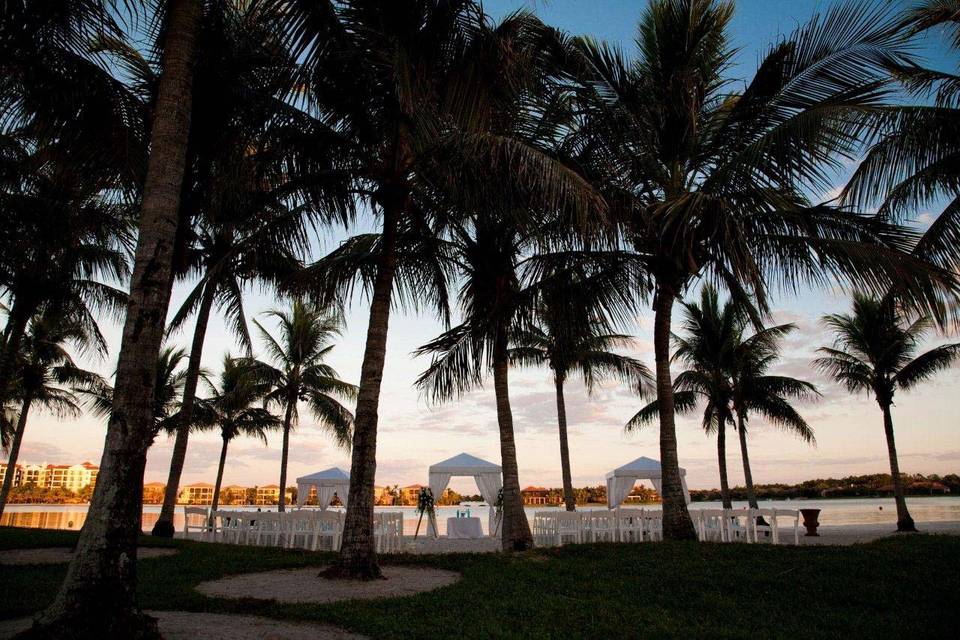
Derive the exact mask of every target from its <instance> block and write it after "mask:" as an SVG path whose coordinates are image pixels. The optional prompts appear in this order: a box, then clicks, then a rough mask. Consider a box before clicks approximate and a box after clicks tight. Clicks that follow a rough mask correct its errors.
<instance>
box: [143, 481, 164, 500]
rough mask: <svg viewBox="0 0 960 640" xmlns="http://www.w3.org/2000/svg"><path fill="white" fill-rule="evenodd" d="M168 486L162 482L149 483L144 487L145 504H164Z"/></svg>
mask: <svg viewBox="0 0 960 640" xmlns="http://www.w3.org/2000/svg"><path fill="white" fill-rule="evenodd" d="M166 489H167V485H165V484H163V483H162V482H148V483H147V484H145V485H143V504H163V493H164V491H166Z"/></svg>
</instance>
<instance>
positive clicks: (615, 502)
mask: <svg viewBox="0 0 960 640" xmlns="http://www.w3.org/2000/svg"><path fill="white" fill-rule="evenodd" d="M686 475H687V470H686V469H680V482H681V483H682V484H683V497H684V498H685V499H686V501H687V504H690V491H688V490H687V478H686ZM638 480H649V481H650V482H651V483H652V484H653V488H654V489H656V490H657V493H661V488H662V486H663V485H662V483H661V482H660V462H659V461H657V460H654V459H652V458H647V457H646V456H641V457H639V458H637V459H636V460H634V461H633V462H628V463H627V464H625V465H623V466H622V467H617V468H616V469H614V470H613V471H611V472H610V473H608V474H607V506H608V507H609V508H610V509H616V508H617V507H619V506H620V504H621V503H622V502H623V501H624V500H626V499H627V496H628V495H630V491H631V490H632V489H633V485H635V484H636V483H637V481H638Z"/></svg>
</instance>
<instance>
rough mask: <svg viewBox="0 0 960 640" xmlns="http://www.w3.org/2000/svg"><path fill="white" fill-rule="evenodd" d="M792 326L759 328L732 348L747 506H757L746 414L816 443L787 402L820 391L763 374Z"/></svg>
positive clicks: (810, 430)
mask: <svg viewBox="0 0 960 640" xmlns="http://www.w3.org/2000/svg"><path fill="white" fill-rule="evenodd" d="M794 329H796V327H795V325H793V324H782V325H777V326H773V327H765V328H761V329H758V330H757V331H756V332H755V333H754V334H753V335H751V336H749V337H747V338H743V339H741V340H740V341H739V343H738V344H737V345H736V348H735V355H734V366H733V371H732V372H731V375H730V382H731V387H732V389H733V410H734V412H735V413H736V414H737V435H738V436H739V438H740V457H741V458H742V460H743V477H744V483H745V484H746V488H747V501H748V504H749V505H750V508H751V509H758V508H759V505H758V504H757V494H756V491H754V488H753V472H752V471H751V469H750V455H749V452H748V450H747V425H748V423H749V420H750V414H751V413H753V414H759V415H760V416H762V417H763V418H764V419H765V420H766V421H767V422H768V423H770V424H772V425H774V426H776V427H778V428H780V429H783V430H785V431H788V432H790V433H793V434H794V435H796V436H797V437H799V438H800V439H801V440H803V441H804V442H807V443H810V444H815V443H816V438H815V437H814V434H813V429H812V428H811V427H810V425H809V424H807V421H806V420H804V419H803V416H801V415H800V413H799V412H798V411H797V410H796V409H795V408H794V407H793V405H792V404H791V401H792V400H808V399H812V398H815V397H818V396H819V395H820V394H819V392H818V391H817V388H816V387H815V386H814V385H813V384H811V383H809V382H806V381H804V380H799V379H797V378H792V377H790V376H777V375H769V374H768V373H767V371H768V369H769V368H770V367H771V366H772V365H773V364H774V363H775V362H776V361H777V360H778V359H779V357H780V339H781V338H782V337H783V336H785V335H787V334H789V333H790V332H792V331H793V330H794Z"/></svg>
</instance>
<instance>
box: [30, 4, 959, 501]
mask: <svg viewBox="0 0 960 640" xmlns="http://www.w3.org/2000/svg"><path fill="white" fill-rule="evenodd" d="M645 4H646V3H645V0H552V1H550V2H547V1H544V0H536V1H533V0H528V1H524V0H485V2H484V6H485V9H486V11H487V12H488V13H489V14H490V15H491V16H493V17H502V16H504V15H506V14H508V13H510V12H511V11H514V10H516V9H520V8H526V9H531V10H534V11H535V12H536V13H537V14H538V15H540V16H541V17H542V18H543V20H544V21H545V22H547V23H549V24H552V25H554V26H557V27H559V28H561V29H565V30H567V31H570V32H571V33H575V34H590V35H592V36H594V37H596V38H600V39H604V40H607V41H610V42H612V43H616V44H619V45H620V46H621V47H622V48H623V49H624V51H626V52H628V53H632V52H633V51H634V49H635V47H634V44H633V38H634V33H635V29H636V24H637V20H638V18H639V16H640V14H641V11H642V9H643V7H644V6H645ZM830 4H831V3H830V2H821V1H816V0H762V1H761V0H740V1H739V2H737V5H736V13H735V15H734V19H733V24H732V31H731V40H732V42H733V44H734V45H735V46H737V47H738V48H739V51H738V53H737V56H736V58H735V59H734V64H733V67H732V69H731V74H732V75H733V77H735V78H740V79H749V77H750V75H751V73H752V69H753V68H755V66H756V63H757V61H758V60H759V59H760V58H761V56H762V54H763V52H764V51H765V50H766V48H767V47H768V46H769V45H770V44H771V43H773V42H775V41H776V40H777V38H778V37H780V36H783V35H786V34H788V33H789V32H791V31H792V30H793V29H794V28H796V27H797V26H798V25H799V24H802V23H803V22H804V21H806V20H807V19H808V18H809V17H810V16H811V15H812V14H813V13H814V12H816V11H818V10H823V9H824V8H826V7H828V6H830ZM942 51H943V50H942V49H941V48H940V43H939V42H937V41H934V40H931V41H929V42H927V43H925V44H924V45H923V48H922V53H923V54H924V55H925V56H926V57H927V58H928V59H929V60H930V61H931V62H932V63H933V64H935V65H937V66H939V65H940V64H944V63H946V62H948V61H947V60H946V56H945V54H943V52H942ZM839 186H840V184H839V183H838V185H837V188H839ZM835 193H836V190H835V191H834V193H832V194H831V193H827V194H824V196H825V198H829V197H831V196H832V195H835ZM936 213H937V211H935V210H931V211H920V212H917V224H920V225H928V224H929V223H930V222H931V221H932V219H933V218H934V217H935V215H936ZM354 231H355V230H354ZM344 237H346V232H345V231H344V230H343V229H336V230H331V231H329V232H327V233H326V234H325V235H324V236H323V237H321V238H319V239H318V241H317V255H322V253H323V252H326V251H328V250H330V249H333V248H335V247H336V246H337V244H338V243H339V242H340V241H342V239H343V238H344ZM190 286H191V285H190V283H183V284H180V285H178V286H177V287H176V288H175V290H174V296H173V301H172V303H171V313H172V312H173V311H174V310H175V309H176V308H177V307H178V306H179V304H180V303H181V302H182V301H183V298H184V296H185V294H186V292H187V291H188V290H189V287H190ZM284 304H285V303H284V301H282V300H277V299H276V298H275V297H274V296H273V294H272V293H270V292H263V291H259V290H257V289H254V290H251V291H249V292H248V295H247V298H246V302H245V308H246V312H247V314H248V317H251V318H258V319H261V320H263V319H262V318H260V314H262V313H263V312H264V311H265V310H268V309H272V308H277V307H278V306H282V305H284ZM774 308H775V309H776V311H775V313H774V320H775V321H776V322H794V323H796V324H797V326H798V329H797V331H796V332H794V333H793V334H792V335H791V336H790V337H789V338H788V339H787V340H786V341H785V343H784V353H783V356H784V357H783V360H782V361H781V363H780V365H779V366H778V367H776V368H775V369H774V372H775V373H780V374H785V375H792V376H795V377H800V378H803V379H806V380H810V381H811V382H814V383H816V384H817V386H818V387H819V389H820V391H821V392H822V397H821V398H820V400H819V401H818V402H813V403H805V404H801V405H800V409H801V412H802V414H803V415H804V417H805V418H806V419H807V421H808V422H809V423H810V425H811V426H812V427H813V429H814V431H815V433H816V438H817V444H816V446H811V445H808V444H806V443H804V442H801V441H800V440H799V439H797V438H796V437H794V436H792V435H790V434H787V433H783V432H780V431H778V430H776V429H775V428H772V427H770V426H768V425H766V424H764V423H763V421H761V420H759V419H754V420H752V421H751V426H750V431H749V437H750V460H751V465H752V470H753V476H754V481H755V482H758V483H770V482H799V481H802V480H806V479H811V478H822V477H831V476H832V477H842V476H846V475H854V474H861V473H879V472H887V471H888V470H889V466H888V461H887V452H886V445H885V440H884V436H883V426H882V418H881V414H880V411H879V409H878V407H877V405H876V403H875V402H874V401H873V400H872V399H871V398H869V397H867V396H856V397H854V396H850V395H849V394H847V393H846V392H845V391H844V390H843V389H842V388H840V387H838V386H837V385H835V384H833V383H832V382H830V381H828V380H826V379H824V378H823V376H821V375H820V374H818V373H817V372H815V371H814V370H813V369H812V368H811V366H810V361H811V360H812V359H813V358H814V357H815V350H816V349H817V348H818V347H820V346H825V345H828V344H829V343H830V342H831V337H830V335H829V334H828V333H827V332H826V330H825V329H824V327H823V326H822V324H821V323H820V318H821V316H822V315H823V314H825V313H835V312H845V311H847V310H848V308H849V300H848V298H847V297H846V296H845V295H844V294H843V293H842V292H839V291H832V290H828V291H802V292H800V294H799V295H797V296H792V295H791V296H779V297H777V298H776V300H775V304H774ZM367 314H368V306H367V304H366V301H365V300H363V299H361V298H358V299H356V300H355V301H354V304H353V305H352V306H351V308H350V309H349V312H348V315H347V318H346V326H345V329H344V332H343V335H342V337H341V339H340V340H339V342H338V344H337V346H336V348H335V349H334V351H333V354H332V356H331V358H330V363H331V364H332V365H333V366H334V367H335V368H336V369H337V371H338V372H339V373H340V375H341V378H342V379H344V380H348V381H351V382H354V383H356V382H358V381H359V375H360V362H361V358H362V355H363V345H364V339H365V335H366V327H367ZM652 317H653V316H652V313H651V312H649V311H645V312H643V313H641V314H640V315H639V316H638V317H637V318H636V321H635V326H634V327H633V328H632V333H633V335H635V336H636V341H635V343H634V345H633V346H632V348H630V349H627V350H624V351H623V353H625V354H629V355H633V356H635V357H638V358H640V359H642V360H643V361H644V362H646V363H647V364H648V365H649V366H651V367H652V365H653V343H652V331H651V329H652ZM675 320H676V318H675ZM265 325H266V326H267V327H272V325H271V323H270V322H269V321H266V322H265ZM442 330H443V327H442V326H441V324H440V323H439V322H438V321H436V320H435V319H433V318H431V317H430V316H429V315H426V314H423V315H416V314H406V313H403V312H402V311H401V310H396V311H395V312H394V314H393V316H392V317H391V324H390V333H389V339H388V351H387V359H386V367H385V371H384V382H383V389H382V393H381V398H380V410H379V415H380V422H379V436H378V447H377V461H378V462H377V477H376V482H377V484H379V485H386V484H389V485H394V484H399V485H401V486H403V485H406V484H412V483H425V482H426V480H427V468H428V467H429V466H430V465H431V464H432V463H434V462H438V461H441V460H444V459H446V458H448V457H451V456H453V455H456V454H458V453H460V452H468V453H471V454H474V455H477V456H479V457H481V458H484V459H487V460H491V461H493V462H496V463H499V461H500V453H499V440H498V430H497V424H496V409H495V404H494V397H493V389H492V384H491V385H487V387H485V388H483V389H479V390H477V391H474V392H472V393H470V394H468V395H466V396H465V397H464V398H462V399H461V400H460V401H459V402H455V403H450V404H445V405H441V406H435V405H431V404H430V403H428V402H427V401H426V400H425V399H424V398H422V397H421V396H420V395H419V394H418V392H417V391H416V390H415V389H414V388H413V381H414V379H415V378H416V377H417V375H418V374H419V373H420V372H421V371H422V370H423V369H424V368H425V367H426V366H427V364H428V362H427V360H426V359H425V358H418V359H414V358H413V357H412V356H411V355H410V354H411V353H412V352H413V351H414V350H415V349H416V348H417V347H419V346H420V345H422V344H424V343H425V342H427V341H429V340H430V339H432V338H433V337H435V336H436V335H437V334H439V333H440V332H441V331H442ZM104 331H105V333H106V334H107V335H108V337H109V339H110V342H111V353H110V356H109V357H108V358H107V359H105V360H103V361H99V362H92V361H90V360H84V361H83V364H85V365H86V366H88V367H89V368H93V369H95V370H98V371H99V372H100V373H102V374H104V375H110V374H112V372H113V369H114V366H115V362H116V352H117V350H118V349H119V327H118V326H116V325H111V324H109V323H107V324H106V325H105V326H104ZM191 331H192V323H188V325H187V330H186V331H184V332H181V333H180V334H179V335H177V336H174V337H173V339H172V341H173V342H175V343H177V344H180V345H182V346H184V347H187V346H188V345H189V340H190V335H191V334H190V332H191ZM937 340H942V338H934V339H933V340H932V341H931V342H930V343H929V344H930V346H932V345H933V344H935V342H936V341H937ZM257 342H258V343H259V340H257ZM227 352H232V353H234V354H239V352H240V349H239V347H238V346H237V345H236V343H235V342H234V340H233V339H232V337H231V335H230V333H229V331H228V330H227V329H226V328H225V327H224V325H223V323H222V322H221V321H220V319H219V318H214V319H213V320H212V321H211V323H210V329H209V332H208V337H207V341H206V346H205V349H204V358H203V361H204V365H205V366H206V367H207V368H209V369H211V370H214V371H215V370H216V369H217V368H218V366H219V362H220V361H221V359H222V357H223V355H224V354H225V353H227ZM258 355H261V354H260V353H259V352H258ZM510 375H511V386H510V393H511V402H512V405H513V411H514V424H515V429H516V440H517V456H518V461H519V468H520V482H521V486H527V485H545V486H560V454H559V445H558V441H557V420H556V405H555V395H554V390H553V383H552V380H551V377H550V375H549V372H548V371H547V370H525V371H521V370H512V371H511V374H510ZM958 394H960V368H954V369H952V370H949V371H947V372H944V373H942V374H940V375H939V376H937V378H936V379H935V380H934V381H932V382H930V383H928V384H926V385H924V386H923V387H921V388H920V389H918V390H916V391H913V392H910V393H908V394H901V395H898V396H897V398H896V405H895V407H894V410H893V417H894V422H895V425H896V429H897V437H898V441H897V446H898V453H899V457H900V468H901V471H903V472H905V473H940V474H944V473H956V472H960V429H958V427H960V418H958V414H957V406H958V405H957V401H956V398H957V396H958ZM643 402H644V401H642V400H640V399H638V398H637V397H635V396H633V395H632V394H631V393H630V392H629V391H628V390H627V389H626V388H624V387H623V386H620V385H616V384H609V385H604V386H602V387H601V388H600V389H597V390H595V392H594V394H593V395H592V396H588V395H587V394H586V392H585V390H584V389H583V387H582V385H580V384H579V383H577V382H572V383H570V384H568V387H567V391H566V405H567V411H568V422H569V424H570V435H569V437H570V449H571V458H572V472H573V482H574V485H575V486H587V485H597V484H600V483H602V482H603V481H604V474H605V473H606V472H607V471H609V470H611V469H613V468H615V467H617V466H620V465H622V464H624V463H626V462H629V461H630V460H633V459H634V458H637V457H639V456H648V457H652V458H659V445H658V441H659V440H658V433H657V429H656V427H655V426H653V427H650V428H648V429H647V430H646V431H643V432H640V433H637V434H625V433H624V431H623V425H624V424H625V423H626V421H627V420H628V419H629V418H630V417H631V416H632V415H633V414H634V413H635V412H636V411H637V409H639V408H640V407H641V406H642V404H643ZM105 430H106V425H105V422H104V421H103V420H99V419H97V418H94V417H92V416H83V417H81V418H79V419H67V420H58V419H57V418H55V417H53V416H50V415H45V414H42V413H36V414H34V415H33V417H32V418H31V420H30V424H29V426H28V430H27V433H26V436H25V438H24V444H23V448H22V450H21V454H20V460H21V461H22V462H24V463H41V462H51V463H73V462H82V461H84V460H90V461H92V462H94V463H96V462H97V461H99V459H100V455H101V451H102V446H103V438H104V434H105ZM677 439H678V449H679V456H680V464H681V466H683V467H684V468H686V470H687V480H688V484H689V486H690V487H691V488H711V487H716V486H718V485H719V479H718V475H717V456H716V441H715V439H714V438H712V437H708V436H707V435H705V434H704V432H703V430H702V428H701V426H700V423H699V419H698V418H697V417H696V416H695V415H691V416H684V417H679V418H678V423H677ZM728 442H730V445H728V449H729V451H728V455H727V462H728V469H729V471H730V481H731V483H733V484H742V482H743V473H742V465H741V460H740V456H739V452H738V450H737V447H736V440H733V441H730V440H729V439H728ZM172 444H173V441H172V438H170V439H168V438H167V437H166V436H160V437H158V439H157V441H156V443H155V444H154V446H153V447H152V448H151V449H150V451H149V453H148V458H147V469H146V474H145V481H147V482H151V481H161V482H165V481H166V478H167V468H168V465H169V461H170V454H171V450H172ZM219 451H220V439H219V436H218V435H217V434H216V433H212V432H211V433H201V434H195V435H192V436H191V439H190V448H189V452H188V455H187V462H186V467H185V471H184V476H183V481H182V483H184V484H185V483H191V482H211V483H212V482H213V481H214V479H215V475H216V470H217V460H218V455H219ZM279 466H280V437H279V434H275V435H273V436H271V437H270V439H269V443H268V444H267V445H266V446H264V445H263V444H262V443H260V442H259V441H256V440H244V439H238V440H235V441H233V442H232V443H231V445H230V448H229V451H228V456H227V468H226V472H225V474H224V483H225V484H241V485H247V486H254V485H264V484H271V483H277V481H278V479H279ZM331 466H339V467H342V468H344V469H349V466H350V455H349V452H348V451H344V450H342V449H338V448H337V447H336V445H335V444H334V442H333V440H332V439H331V438H330V437H329V436H328V435H327V434H326V433H325V431H324V430H323V429H322V428H321V427H320V426H319V425H318V424H317V422H316V421H315V420H313V419H312V418H311V417H310V415H309V413H308V412H307V411H306V410H305V409H304V410H301V419H300V424H299V425H298V426H297V428H296V431H295V432H294V433H293V435H292V436H291V450H290V462H289V473H288V477H289V478H291V479H292V478H296V477H297V476H299V475H304V474H306V473H310V472H314V471H318V470H321V469H326V468H328V467H331ZM451 486H452V487H453V488H454V489H455V490H460V491H468V492H474V491H475V487H474V485H473V483H472V480H459V481H458V480H456V479H455V480H454V481H453V482H452V483H451Z"/></svg>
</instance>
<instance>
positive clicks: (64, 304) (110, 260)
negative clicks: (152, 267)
mask: <svg viewBox="0 0 960 640" xmlns="http://www.w3.org/2000/svg"><path fill="white" fill-rule="evenodd" d="M10 154H11V158H12V161H11V162H10V163H8V164H6V166H5V170H7V171H9V172H10V173H9V174H7V177H8V179H9V182H7V183H6V184H5V185H4V187H5V188H2V189H0V216H2V221H3V223H4V226H5V234H6V233H9V234H10V236H11V237H9V238H8V239H5V245H4V246H3V251H2V252H0V253H2V258H0V290H2V291H3V292H4V293H5V294H6V295H7V296H8V297H9V299H10V301H11V304H10V310H9V314H8V318H7V325H6V327H5V330H4V334H3V347H2V348H3V350H2V353H0V393H2V392H3V389H4V388H5V386H6V385H8V384H9V382H10V374H11V373H12V371H13V370H12V368H11V367H12V364H13V363H14V361H15V360H16V357H17V353H18V350H19V346H20V341H21V339H22V337H23V335H24V333H25V331H26V328H27V325H28V324H29V322H30V320H31V319H32V318H34V317H35V316H36V315H37V314H38V313H40V312H41V311H42V310H43V309H44V308H45V307H46V308H47V309H48V310H47V312H48V313H53V308H54V307H59V308H60V309H61V312H62V313H67V312H68V311H69V313H71V314H73V316H74V317H75V319H76V321H77V322H82V323H83V324H84V325H85V327H86V328H87V330H88V332H89V333H90V336H91V338H92V339H93V340H94V341H95V342H96V343H97V344H98V348H99V350H100V351H101V352H103V351H104V350H105V349H106V343H105V341H104V339H103V337H102V336H101V335H100V331H99V328H98V327H97V320H96V318H95V314H96V313H97V312H106V313H109V314H112V315H114V316H115V317H120V316H121V315H122V311H123V308H124V305H125V304H126V294H125V293H124V292H123V291H121V290H120V289H119V288H117V287H116V286H115V284H116V283H122V282H123V281H125V280H126V278H127V277H128V275H129V248H130V246H131V243H132V222H133V219H132V211H131V208H130V207H129V206H127V205H126V204H124V203H123V202H121V201H118V200H117V199H116V198H115V197H113V196H110V195H107V194H106V193H105V191H104V189H105V188H106V187H107V186H108V183H107V182H105V181H103V180H99V179H97V178H96V177H91V176H90V175H89V174H87V173H86V172H85V171H83V170H82V168H81V167H78V166H76V165H75V164H74V163H73V159H72V157H71V156H69V155H68V154H66V153H64V152H62V150H59V149H57V148H56V147H52V146H51V147H47V146H37V145H36V144H34V143H33V142H31V141H25V140H15V141H14V142H13V143H12V147H11V149H10Z"/></svg>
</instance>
